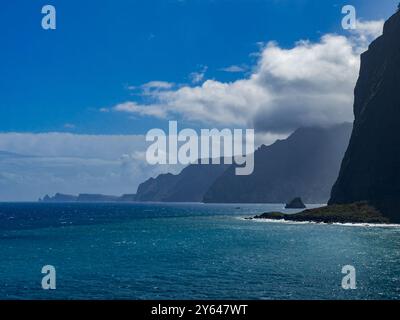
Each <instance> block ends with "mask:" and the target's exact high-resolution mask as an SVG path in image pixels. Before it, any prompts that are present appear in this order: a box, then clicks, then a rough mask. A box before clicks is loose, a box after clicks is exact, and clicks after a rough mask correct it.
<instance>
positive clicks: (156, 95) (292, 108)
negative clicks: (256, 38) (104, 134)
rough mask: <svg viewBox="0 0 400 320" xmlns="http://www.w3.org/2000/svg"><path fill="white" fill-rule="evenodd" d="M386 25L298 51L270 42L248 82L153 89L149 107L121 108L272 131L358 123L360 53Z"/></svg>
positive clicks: (371, 24) (367, 25)
mask: <svg viewBox="0 0 400 320" xmlns="http://www.w3.org/2000/svg"><path fill="white" fill-rule="evenodd" d="M382 26H383V21H366V22H361V21H358V23H357V29H356V30H353V31H351V32H349V34H348V36H343V35H337V34H327V35H324V36H322V37H321V38H320V40H319V41H318V42H315V43H314V42H310V41H307V40H302V41H298V42H297V43H296V44H295V45H294V47H293V48H290V49H286V48H282V47H280V46H279V44H278V43H275V42H269V43H267V44H266V45H264V46H263V47H262V50H261V52H260V53H259V56H258V63H257V65H256V66H255V67H254V68H253V72H252V73H251V74H250V75H249V76H248V77H246V78H243V79H239V80H236V81H233V82H221V81H217V80H205V81H203V82H202V83H201V84H199V85H195V86H189V85H186V86H180V87H177V88H170V89H166V90H150V91H149V90H147V91H146V96H147V97H148V98H150V102H149V103H147V104H140V103H138V102H135V101H128V102H125V103H121V104H119V105H117V106H115V107H114V110H115V111H120V112H127V113H135V114H139V115H146V116H153V117H158V118H169V117H176V116H180V117H182V118H183V119H186V120H189V121H196V122H199V123H205V124H208V125H210V124H211V125H217V126H247V127H255V128H256V129H258V130H259V131H263V132H270V133H283V132H290V131H293V130H295V129H297V128H298V127H302V126H310V125H329V124H335V123H341V122H344V121H351V120H352V119H353V113H352V108H351V106H352V103H353V89H354V85H355V82H356V79H357V76H358V70H359V63H360V62H359V61H360V59H359V54H360V52H362V51H363V50H365V49H366V46H367V44H368V43H369V42H370V41H371V40H372V39H373V38H376V37H377V36H379V35H380V34H381V32H382Z"/></svg>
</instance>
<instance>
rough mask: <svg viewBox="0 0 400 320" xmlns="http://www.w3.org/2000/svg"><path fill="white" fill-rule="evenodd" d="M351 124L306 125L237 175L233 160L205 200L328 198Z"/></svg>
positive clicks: (262, 151) (311, 200)
mask: <svg viewBox="0 0 400 320" xmlns="http://www.w3.org/2000/svg"><path fill="white" fill-rule="evenodd" d="M351 129H352V125H351V124H350V123H344V124H340V125H335V126H332V127H329V128H317V127H312V128H301V129H298V130H296V131H295V132H294V133H293V134H292V135H291V136H290V137H289V138H287V139H286V140H279V141H277V142H276V143H274V144H272V145H270V146H268V147H267V146H261V147H260V148H259V149H258V150H257V151H256V152H255V162H254V163H255V168H254V173H253V174H252V175H250V176H236V175H235V166H234V165H232V166H231V167H230V168H229V169H228V170H227V171H225V172H224V173H223V174H222V175H221V176H220V177H219V178H218V179H217V180H216V181H215V182H214V183H213V185H212V186H211V187H210V189H209V190H208V191H207V192H206V194H205V196H204V199H203V200H204V202H206V203H286V202H287V201H289V200H291V199H293V198H295V197H301V198H302V199H303V200H304V202H305V203H326V202H327V201H328V199H329V196H330V191H331V187H332V185H333V183H334V181H335V180H336V178H337V176H338V173H339V168H340V163H341V160H342V158H343V155H344V152H345V150H346V147H347V145H348V141H349V138H350V134H351Z"/></svg>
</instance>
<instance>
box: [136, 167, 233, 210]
mask: <svg viewBox="0 0 400 320" xmlns="http://www.w3.org/2000/svg"><path fill="white" fill-rule="evenodd" d="M229 166H230V165H225V164H219V165H201V164H192V165H189V166H188V167H186V168H184V169H183V170H182V171H181V172H180V173H179V174H177V175H173V174H171V173H167V174H162V175H159V176H158V177H157V178H151V179H149V180H147V181H145V182H143V183H142V184H140V185H139V187H138V190H137V193H136V200H137V201H155V202H202V201H203V197H204V194H205V193H206V191H207V190H208V189H209V188H210V186H211V185H212V184H213V182H214V181H215V180H216V179H217V178H218V177H219V176H220V175H221V174H222V173H223V172H224V171H225V170H227V169H228V168H229Z"/></svg>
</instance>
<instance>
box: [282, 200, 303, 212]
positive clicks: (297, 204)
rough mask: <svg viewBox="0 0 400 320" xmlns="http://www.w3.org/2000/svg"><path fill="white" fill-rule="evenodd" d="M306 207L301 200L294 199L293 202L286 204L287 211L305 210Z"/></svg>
mask: <svg viewBox="0 0 400 320" xmlns="http://www.w3.org/2000/svg"><path fill="white" fill-rule="evenodd" d="M305 208H306V206H305V204H304V203H303V200H301V198H294V199H293V200H292V201H290V202H289V203H287V204H286V206H285V209H305Z"/></svg>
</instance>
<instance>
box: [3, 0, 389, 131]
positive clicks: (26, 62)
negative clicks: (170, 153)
mask: <svg viewBox="0 0 400 320" xmlns="http://www.w3.org/2000/svg"><path fill="white" fill-rule="evenodd" d="M395 2H396V1H390V0H387V1H379V3H377V1H374V0H371V1H370V0H359V1H351V4H353V5H354V6H355V7H356V8H357V13H358V17H359V18H362V19H365V20H370V19H375V20H377V19H382V18H387V17H388V16H389V15H390V14H391V13H392V12H393V8H394V7H395ZM45 4H52V5H54V6H55V7H56V9H57V30H55V31H44V30H43V29H42V28H41V25H40V21H41V18H42V14H41V7H42V6H43V5H45ZM344 4H349V2H348V1H337V0H334V1H332V0H324V1H319V0H231V1H229V0H181V1H178V0H146V1H135V0H118V1H116V0H114V1H108V0H102V1H98V0H97V1H94V0H85V1H71V0H68V1H66V0H63V1H60V0H51V1H50V0H49V1H36V0H25V1H24V0H15V1H7V2H2V4H1V7H0V36H1V43H2V45H1V50H0V70H1V74H2V76H1V78H0V97H1V101H0V131H1V132H10V131H15V132H53V131H57V132H64V131H70V132H74V133H88V134H100V133H101V134H138V133H144V132H146V131H147V130H148V129H149V128H153V127H159V126H161V127H163V126H164V125H165V121H163V120H162V119H161V120H160V119H157V118H154V117H149V116H146V115H144V116H143V115H142V116H141V115H135V116H133V115H127V114H125V113H117V112H108V113H104V112H99V110H100V109H101V108H111V107H113V106H114V105H117V104H119V103H122V102H125V101H128V100H129V101H130V100H134V101H139V102H141V101H142V100H143V97H142V96H140V95H135V94H134V92H132V91H130V90H127V87H128V86H140V85H142V84H144V83H147V82H150V81H156V80H157V81H167V82H173V83H176V84H188V85H193V84H191V79H190V74H191V73H194V72H200V71H205V70H206V73H205V77H206V78H207V79H216V80H218V81H221V82H228V81H233V80H235V79H238V78H240V77H246V75H245V74H243V73H231V72H224V71H222V70H221V69H223V68H226V67H229V66H232V65H235V66H243V65H244V66H249V67H250V68H251V67H252V66H254V64H255V63H256V58H255V57H254V55H251V53H254V52H257V51H258V50H259V47H258V45H257V43H258V42H268V41H271V40H275V41H278V42H279V45H280V46H281V47H283V48H290V47H291V46H293V44H294V43H295V42H296V41H298V40H299V39H310V40H311V41H317V40H318V39H319V37H320V36H321V35H322V34H325V33H332V32H337V33H343V30H341V27H340V22H341V17H342V15H341V12H340V11H341V7H342V6H343V5H344Z"/></svg>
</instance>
